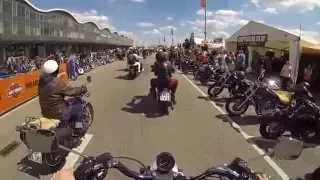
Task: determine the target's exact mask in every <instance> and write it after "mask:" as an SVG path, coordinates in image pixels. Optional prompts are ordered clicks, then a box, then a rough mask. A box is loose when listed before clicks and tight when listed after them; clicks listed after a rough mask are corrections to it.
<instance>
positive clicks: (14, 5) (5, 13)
mask: <svg viewBox="0 0 320 180" xmlns="http://www.w3.org/2000/svg"><path fill="white" fill-rule="evenodd" d="M132 44H133V40H132V39H131V38H129V37H126V36H124V35H120V34H118V33H117V32H111V31H110V30H109V29H108V28H104V29H99V27H98V26H97V25H96V24H95V23H94V22H79V21H78V20H77V19H76V18H75V17H74V16H73V15H72V14H71V13H70V12H69V11H67V10H64V9H49V10H42V9H39V8H37V7H35V6H34V5H33V4H31V3H30V2H29V1H27V0H0V59H5V58H6V57H8V56H20V55H26V56H46V55H49V54H50V53H54V52H55V51H57V50H60V49H62V47H64V46H72V48H73V49H75V51H83V50H88V49H90V50H95V49H98V48H101V47H129V46H132Z"/></svg>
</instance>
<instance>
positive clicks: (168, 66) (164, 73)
mask: <svg viewBox="0 0 320 180" xmlns="http://www.w3.org/2000/svg"><path fill="white" fill-rule="evenodd" d="M174 71H175V69H174V68H173V65H172V63H171V62H170V61H165V62H155V63H154V75H155V76H157V79H158V82H163V83H166V82H169V81H170V79H171V77H172V72H174Z"/></svg>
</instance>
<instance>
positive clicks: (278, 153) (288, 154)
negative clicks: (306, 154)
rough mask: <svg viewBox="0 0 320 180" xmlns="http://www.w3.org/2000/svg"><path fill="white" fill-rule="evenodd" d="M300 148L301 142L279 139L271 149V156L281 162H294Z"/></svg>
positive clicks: (289, 138) (285, 138)
mask: <svg viewBox="0 0 320 180" xmlns="http://www.w3.org/2000/svg"><path fill="white" fill-rule="evenodd" d="M302 148H303V142H302V141H299V140H297V139H294V138H291V137H281V138H280V140H279V141H278V142H277V144H276V145H275V147H274V149H273V155H274V156H275V157H276V158H279V159H283V160H294V159H297V158H298V157H299V156H300V155H301V152H302Z"/></svg>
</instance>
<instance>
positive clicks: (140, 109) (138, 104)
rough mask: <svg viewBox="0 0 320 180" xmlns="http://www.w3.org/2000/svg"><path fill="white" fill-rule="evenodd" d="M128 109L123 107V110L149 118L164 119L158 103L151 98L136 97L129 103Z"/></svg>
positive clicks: (147, 96)
mask: <svg viewBox="0 0 320 180" xmlns="http://www.w3.org/2000/svg"><path fill="white" fill-rule="evenodd" d="M127 106H128V107H123V108H122V109H121V110H123V111H126V112H129V113H134V114H143V115H144V116H145V117H147V118H157V117H162V116H164V114H160V113H159V109H158V102H157V101H156V100H155V99H153V98H152V97H151V96H149V95H146V96H134V97H133V98H132V100H131V101H130V102H129V103H127Z"/></svg>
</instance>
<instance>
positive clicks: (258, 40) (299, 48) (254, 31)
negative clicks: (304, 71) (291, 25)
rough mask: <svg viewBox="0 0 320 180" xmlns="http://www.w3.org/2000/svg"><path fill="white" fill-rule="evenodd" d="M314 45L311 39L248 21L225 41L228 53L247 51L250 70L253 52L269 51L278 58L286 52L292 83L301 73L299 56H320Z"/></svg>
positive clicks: (314, 42)
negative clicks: (240, 50)
mask: <svg viewBox="0 0 320 180" xmlns="http://www.w3.org/2000/svg"><path fill="white" fill-rule="evenodd" d="M316 43H317V42H316V41H315V40H313V39H310V38H307V37H304V36H300V35H296V34H293V33H290V32H287V31H285V30H282V29H278V28H275V27H272V26H269V25H266V24H262V23H259V22H255V21H250V22H249V23H247V24H246V25H244V26H243V27H242V28H240V29H239V30H238V31H236V32H235V33H233V34H232V35H231V36H230V37H229V38H228V39H226V41H225V44H226V48H227V50H228V51H232V52H235V51H237V49H239V48H240V49H247V51H248V65H249V67H250V68H249V69H251V62H252V56H253V51H258V52H260V53H261V54H265V53H266V51H269V50H270V49H271V50H272V51H274V52H275V54H277V56H278V57H280V56H281V55H282V54H283V53H284V52H288V54H289V58H288V59H287V60H289V62H290V65H291V67H292V69H293V71H292V79H293V81H294V82H296V81H297V79H298V74H299V72H300V71H301V70H300V69H301V68H300V69H299V65H300V60H301V59H302V58H301V55H302V54H312V55H313V56H314V55H320V47H319V45H317V44H316ZM240 46H242V47H240ZM280 68H281V67H280ZM300 74H301V73H300Z"/></svg>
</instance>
